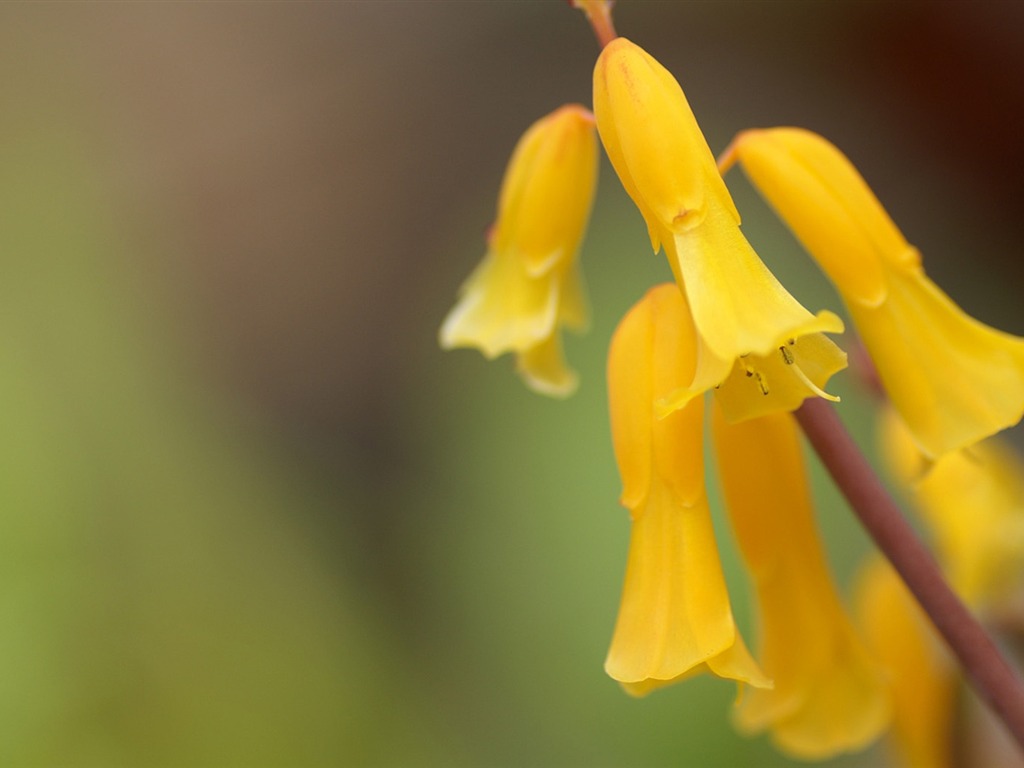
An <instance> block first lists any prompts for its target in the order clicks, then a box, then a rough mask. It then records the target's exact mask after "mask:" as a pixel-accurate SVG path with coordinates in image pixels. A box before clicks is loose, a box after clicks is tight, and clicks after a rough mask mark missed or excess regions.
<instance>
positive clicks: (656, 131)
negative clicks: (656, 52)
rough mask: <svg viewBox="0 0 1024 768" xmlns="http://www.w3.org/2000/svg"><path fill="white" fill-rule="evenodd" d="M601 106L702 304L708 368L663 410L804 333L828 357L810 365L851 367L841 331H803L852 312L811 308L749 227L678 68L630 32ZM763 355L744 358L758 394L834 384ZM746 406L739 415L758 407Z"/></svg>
mask: <svg viewBox="0 0 1024 768" xmlns="http://www.w3.org/2000/svg"><path fill="white" fill-rule="evenodd" d="M594 114H595V116H596V118H597V127H598V132H599V133H600V135H601V141H602V143H603V144H604V147H605V150H606V152H607V153H608V157H609V158H610V160H611V162H612V165H613V166H614V167H615V171H616V172H617V174H618V176H619V179H620V180H621V181H622V185H623V186H624V187H625V189H626V191H627V192H628V193H629V196H630V197H631V198H632V199H633V202H634V203H636V205H637V207H638V208H639V209H640V213H641V214H642V215H643V217H644V220H645V222H646V223H647V230H648V234H649V235H650V239H651V245H652V247H653V248H654V250H655V251H657V250H659V249H660V248H661V247H664V249H665V253H666V255H667V256H668V260H669V264H670V266H671V267H672V271H673V273H674V275H675V278H676V281H677V282H678V284H679V287H680V289H681V290H682V291H683V292H684V293H685V295H686V299H687V302H688V304H689V306H690V309H691V311H692V313H693V321H694V325H695V328H696V332H697V338H698V349H699V351H698V362H697V368H696V370H695V371H694V376H693V377H692V378H691V379H690V380H689V381H685V382H683V383H682V384H681V385H680V387H679V389H678V390H677V391H676V392H675V393H664V394H665V396H666V399H665V402H664V403H663V404H662V412H663V413H664V412H667V411H670V410H672V409H674V408H679V407H682V406H683V405H685V404H686V402H687V401H688V400H689V399H690V398H692V397H694V396H696V395H697V394H700V393H701V392H704V391H706V390H707V389H710V388H711V387H714V386H717V385H719V384H721V383H722V382H723V381H724V380H725V379H726V378H727V377H729V375H730V373H732V372H734V371H735V370H736V366H737V364H738V363H737V361H739V360H740V359H741V358H751V357H752V358H757V357H762V358H763V357H768V356H780V357H785V356H786V354H787V350H788V348H789V347H791V346H793V345H794V344H795V345H797V346H799V347H800V348H801V350H802V352H803V355H804V356H807V355H812V354H813V356H815V357H818V358H820V359H821V362H814V363H808V364H809V365H811V367H813V368H815V369H817V370H827V369H828V370H830V372H831V371H834V370H838V368H841V367H842V366H843V364H844V362H843V361H844V358H843V357H842V353H841V352H840V351H839V350H838V349H837V348H835V347H834V345H833V344H832V342H831V341H828V340H827V339H824V337H821V339H824V340H820V339H819V340H818V341H816V342H814V343H813V344H802V343H801V342H802V340H803V339H804V338H809V337H811V336H813V335H814V334H818V333H821V332H828V333H839V332H841V331H842V330H843V324H842V321H841V320H840V319H839V318H838V317H836V316H835V315H834V314H832V313H830V312H824V311H823V312H820V313H819V314H818V315H812V314H811V313H810V312H808V311H807V310H806V309H805V308H804V307H803V306H801V305H800V303H799V302H797V301H796V299H794V298H793V297H792V296H791V295H790V294H789V293H788V292H787V291H786V289H785V288H784V287H783V286H782V285H781V284H780V283H779V282H778V280H776V279H775V277H774V276H773V275H772V274H771V272H769V271H768V268H767V267H766V266H765V265H764V263H763V262H762V261H761V259H760V258H759V257H758V256H757V254H756V253H755V252H754V250H753V248H751V247H750V244H749V243H748V242H747V240H746V239H745V238H744V237H743V234H742V233H741V232H740V228H739V225H740V216H739V213H738V212H737V210H736V206H735V205H734V203H733V201H732V197H731V196H730V195H729V191H728V190H727V189H726V187H725V183H724V182H723V181H722V178H721V176H720V174H719V172H718V168H717V167H716V165H715V159H714V157H713V155H712V154H711V150H710V149H709V147H708V145H707V142H706V141H705V139H704V135H703V134H702V133H701V130H700V127H699V126H698V125H697V121H696V119H695V118H694V116H693V112H692V111H691V110H690V106H689V104H688V103H687V101H686V97H685V96H684V95H683V91H682V89H681V88H680V87H679V83H677V82H676V80H675V78H673V77H672V75H671V74H670V73H669V72H668V71H667V70H666V69H665V68H664V67H662V66H661V64H659V63H658V62H657V61H655V59H654V58H652V57H651V56H650V55H649V54H648V53H647V52H645V51H644V50H642V49H641V48H639V47H638V46H636V45H635V44H634V43H632V42H630V41H629V40H626V39H625V38H621V37H620V38H618V39H616V40H614V41H612V42H611V43H609V44H608V45H606V46H605V48H604V50H603V51H602V53H601V56H600V58H599V59H598V61H597V65H596V67H595V69H594ZM789 351H792V350H789ZM754 362H755V360H754V359H745V360H744V361H743V366H744V369H743V375H744V376H745V373H746V370H748V369H749V370H753V373H752V374H751V376H750V377H749V378H751V379H752V381H750V382H749V385H748V387H747V392H748V398H750V399H756V398H757V396H759V395H762V394H763V393H765V392H771V391H772V389H775V388H776V387H778V388H780V389H784V390H788V391H792V392H793V393H797V397H796V402H795V403H791V404H789V405H787V406H786V407H787V408H795V407H797V406H798V405H799V403H800V402H801V401H802V400H803V399H804V398H805V397H810V396H823V395H825V393H824V392H822V391H821V390H820V388H819V387H818V386H817V385H816V384H813V383H812V382H811V380H810V379H809V378H808V377H807V376H805V375H801V368H802V365H801V363H802V362H803V361H801V363H797V362H795V361H794V359H793V356H792V355H790V356H789V358H786V364H785V365H784V366H783V367H782V368H781V369H780V370H779V374H781V377H782V378H781V379H780V380H778V381H776V380H774V378H773V379H772V380H769V378H768V376H767V375H766V374H765V372H764V371H763V370H757V369H753V364H754ZM837 365H838V368H837V367H836V366H837ZM754 374H760V375H754ZM792 399H793V398H792V397H787V398H786V400H787V403H788V402H789V401H790V400H792ZM833 399H834V398H833ZM746 410H747V409H746V408H741V409H740V410H739V411H738V412H737V413H736V414H735V415H734V416H731V417H734V418H749V417H750V415H752V414H750V413H746Z"/></svg>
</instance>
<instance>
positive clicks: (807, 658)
mask: <svg viewBox="0 0 1024 768" xmlns="http://www.w3.org/2000/svg"><path fill="white" fill-rule="evenodd" d="M713 425H714V437H715V448H716V454H717V456H718V470H719V475H720V477H721V480H722V487H723V491H724V495H725V502H726V507H727V508H728V511H729V517H730V519H731V521H732V528H733V531H734V533H735V535H736V539H737V542H738V544H739V548H740V552H741V553H742V555H743V559H744V560H745V562H746V565H747V569H748V571H749V572H750V575H751V577H752V578H753V581H754V587H755V590H756V594H757V604H758V605H759V609H760V610H759V615H760V628H761V631H760V653H759V654H758V656H759V659H760V662H761V665H762V668H763V669H764V672H765V674H766V675H768V676H769V677H771V678H772V679H773V680H774V681H775V687H774V688H773V689H771V690H754V691H751V692H749V693H747V694H746V695H744V697H743V698H742V699H741V701H740V702H739V704H738V706H737V709H736V710H735V712H734V720H735V722H736V725H737V727H738V728H739V729H740V730H741V731H744V732H747V733H758V732H761V731H764V730H767V729H770V730H771V733H772V738H773V740H774V742H775V744H776V745H777V746H778V747H779V748H780V749H781V750H782V751H784V752H786V753H788V754H790V755H793V756H794V757H798V758H802V759H805V760H815V759H823V758H826V757H829V756H831V755H834V754H837V753H840V752H844V751H852V750H856V749H860V748H862V747H864V746H865V745H867V744H868V743H869V742H870V741H872V740H873V739H875V738H876V737H877V736H878V735H879V734H880V733H881V732H882V730H883V729H884V728H885V727H886V725H887V724H888V720H889V701H888V697H887V693H886V688H885V680H884V677H883V675H882V672H881V668H880V667H879V665H878V664H877V662H876V661H875V660H874V659H873V658H872V657H871V656H869V654H868V653H867V652H866V650H865V649H864V646H863V644H862V643H861V641H860V639H859V637H858V636H857V635H856V633H855V631H854V629H853V626H852V624H851V622H850V620H849V618H848V617H847V614H846V611H845V609H844V608H843V605H842V602H841V600H840V598H839V595H838V594H837V592H836V589H835V586H834V584H833V582H832V578H831V575H830V574H829V571H828V566H827V564H826V562H825V554H824V552H823V550H822V545H821V541H820V539H819V537H818V533H817V531H816V529H815V524H814V517H813V511H812V506H811V499H810V495H809V491H808V486H807V478H806V473H805V470H804V464H803V458H802V456H801V453H800V443H799V437H798V434H797V427H796V424H795V421H794V420H793V417H792V416H790V415H789V414H788V413H776V414H772V415H769V416H764V417H762V418H759V419H753V420H750V421H745V422H743V423H742V424H735V425H730V424H728V423H727V422H726V420H725V418H724V417H723V415H722V413H721V411H720V409H718V408H716V409H715V417H714V419H713Z"/></svg>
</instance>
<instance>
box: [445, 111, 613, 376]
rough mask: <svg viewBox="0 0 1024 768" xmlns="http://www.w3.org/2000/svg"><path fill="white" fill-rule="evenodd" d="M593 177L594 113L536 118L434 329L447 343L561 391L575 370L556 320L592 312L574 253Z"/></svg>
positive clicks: (582, 318)
mask: <svg viewBox="0 0 1024 768" xmlns="http://www.w3.org/2000/svg"><path fill="white" fill-rule="evenodd" d="M596 180H597V137H596V135H595V133H594V118H593V115H591V114H590V113H589V112H588V111H587V110H585V109H584V108H583V107H581V106H578V105H567V106H564V107H561V108H560V109H557V110H555V111H554V112H552V113H551V114H550V115H548V116H546V117H544V118H541V119H540V120H538V121H537V122H536V123H534V124H533V125H532V126H531V127H530V129H529V130H528V131H527V132H526V133H525V134H524V135H523V137H522V138H521V139H520V140H519V143H518V144H517V145H516V148H515V151H514V152H513V154H512V159H511V160H510V161H509V165H508V168H507V170H506V171H505V178H504V181H503V182H502V187H501V195H500V197H499V200H498V218H497V221H496V222H495V225H494V228H493V229H492V231H491V234H490V237H489V242H488V250H487V255H486V256H485V257H484V260H483V262H482V263H481V264H480V265H479V266H478V267H477V268H476V270H475V271H474V272H473V273H472V274H471V275H470V277H469V279H468V280H467V281H466V282H465V284H464V285H463V286H462V289H461V298H460V300H459V302H458V304H456V306H455V307H454V309H452V311H451V312H450V313H449V314H448V317H447V318H445V321H444V324H443V325H442V326H441V333H440V341H441V346H442V347H444V348H445V349H451V348H453V347H477V348H479V349H480V351H481V352H482V353H483V354H484V355H485V356H486V357H488V358H494V357H497V356H498V355H501V354H503V353H505V352H515V353H516V356H517V369H518V371H519V374H520V375H521V376H522V377H523V379H524V380H525V382H526V384H527V385H528V386H529V387H531V388H532V389H534V390H536V391H538V392H541V393H543V394H547V395H554V396H566V395H569V394H571V393H572V392H573V391H574V390H575V388H576V383H577V379H576V374H575V373H574V372H573V371H572V370H570V369H569V368H568V367H567V366H566V364H565V360H564V358H563V355H562V345H561V336H560V330H561V328H562V327H563V326H565V327H569V328H574V329H583V328H585V327H586V325H587V323H588V316H589V311H588V308H587V301H586V294H585V291H584V287H583V282H582V275H581V273H580V269H579V264H578V262H577V259H576V254H577V252H578V250H579V246H580V242H581V241H582V239H583V232H584V229H585V228H586V225H587V219H588V218H589V216H590V208H591V204H592V202H593V199H594V188H595V184H596Z"/></svg>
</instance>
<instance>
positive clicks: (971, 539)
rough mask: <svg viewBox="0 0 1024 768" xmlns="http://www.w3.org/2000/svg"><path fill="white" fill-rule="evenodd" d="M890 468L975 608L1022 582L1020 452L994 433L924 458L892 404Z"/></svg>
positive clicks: (884, 440) (884, 437)
mask: <svg viewBox="0 0 1024 768" xmlns="http://www.w3.org/2000/svg"><path fill="white" fill-rule="evenodd" d="M879 440H880V444H881V451H882V455H883V457H884V458H885V460H886V461H885V464H886V466H887V468H888V469H889V470H890V471H891V472H892V474H893V476H894V477H895V479H896V480H897V482H898V483H899V484H900V485H901V486H902V487H903V488H904V489H905V490H906V491H907V492H908V493H909V495H910V499H911V501H912V502H913V504H914V507H915V508H916V510H917V512H918V513H919V514H920V516H921V518H922V519H923V520H924V522H925V524H926V526H927V527H928V529H929V531H930V533H931V534H932V535H933V537H934V539H935V543H936V547H937V550H938V555H939V559H940V560H941V562H942V566H943V570H944V571H945V572H946V574H947V575H948V577H949V580H950V583H951V584H952V586H953V588H954V589H956V591H957V593H958V594H959V595H960V596H961V597H962V598H963V599H964V601H965V602H967V603H968V604H970V605H972V606H975V607H982V606H986V605H990V604H991V603H993V602H994V601H997V600H999V599H1000V598H1001V597H1005V596H1006V595H1007V594H1008V593H1009V592H1010V591H1011V590H1012V589H1013V588H1015V587H1020V586H1021V585H1022V581H1024V578H1022V575H1021V574H1022V570H1024V459H1022V458H1021V457H1020V456H1019V455H1018V454H1017V453H1016V452H1015V451H1014V450H1013V448H1012V447H1011V446H1010V445H1009V444H1008V443H1006V442H1005V441H1003V440H1001V439H1000V438H998V437H990V438H988V439H987V440H983V441H982V442H980V443H977V444H975V445H973V446H971V447H970V448H965V449H961V450H959V451H953V452H951V453H947V454H946V455H945V456H942V457H940V458H939V459H936V460H935V461H934V462H931V461H929V460H928V459H927V458H926V457H925V456H924V455H922V453H921V451H920V449H919V448H918V447H917V445H916V444H915V443H914V440H913V437H912V436H911V434H910V432H909V430H908V429H907V427H906V426H905V424H904V422H903V420H902V419H901V418H900V417H899V416H898V415H897V414H896V412H895V411H894V410H892V409H891V408H887V409H884V410H883V411H882V415H881V417H880V428H879Z"/></svg>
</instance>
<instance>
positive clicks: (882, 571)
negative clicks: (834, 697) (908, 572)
mask: <svg viewBox="0 0 1024 768" xmlns="http://www.w3.org/2000/svg"><path fill="white" fill-rule="evenodd" d="M857 581H858V583H857V615H858V617H859V618H858V622H859V624H860V625H861V627H862V628H863V631H864V633H865V637H866V639H867V642H868V646H869V647H870V648H871V650H872V651H873V652H874V653H875V655H876V656H877V657H878V659H879V660H880V661H881V663H882V665H883V666H884V668H885V670H886V673H887V679H888V689H889V697H890V699H891V701H892V714H893V718H892V729H891V731H890V735H891V745H892V748H893V750H894V752H895V753H896V754H897V756H898V757H899V758H900V762H899V764H900V765H903V766H906V768H950V766H952V765H953V746H954V745H953V731H952V724H953V714H954V705H955V698H956V688H957V675H956V670H955V668H954V666H953V664H952V662H951V660H950V658H949V655H948V654H947V652H946V650H945V648H943V647H942V644H941V643H940V641H939V639H938V637H937V636H936V634H935V630H934V629H933V628H932V626H931V624H930V623H929V622H928V619H927V618H926V617H925V615H924V614H923V613H922V612H921V609H920V607H919V606H918V604H917V602H916V601H915V600H914V599H913V597H911V595H910V593H909V592H907V588H906V587H905V586H904V585H903V582H902V581H900V578H899V576H897V575H896V572H895V571H894V570H893V569H892V567H891V566H890V565H889V564H888V563H887V562H885V561H884V560H882V559H881V558H878V557H876V558H872V559H871V560H869V561H867V562H866V563H865V564H864V566H863V567H862V569H861V573H860V575H859V578H858V580H857Z"/></svg>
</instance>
